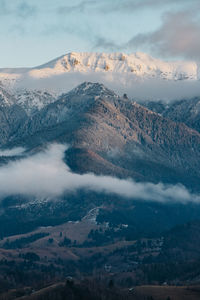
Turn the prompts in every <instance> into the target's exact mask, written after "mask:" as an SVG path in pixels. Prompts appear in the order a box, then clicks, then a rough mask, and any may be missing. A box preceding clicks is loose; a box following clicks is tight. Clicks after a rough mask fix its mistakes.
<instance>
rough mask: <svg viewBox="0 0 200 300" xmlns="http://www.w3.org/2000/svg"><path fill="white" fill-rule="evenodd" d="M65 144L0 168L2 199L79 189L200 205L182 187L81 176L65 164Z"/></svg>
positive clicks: (56, 194)
mask: <svg viewBox="0 0 200 300" xmlns="http://www.w3.org/2000/svg"><path fill="white" fill-rule="evenodd" d="M66 150H67V146H66V145H61V144H53V145H50V146H49V147H48V148H47V149H46V150H45V151H43V152H40V153H38V154H35V155H33V156H30V157H26V158H24V159H20V160H18V161H15V162H10V163H8V164H7V165H5V166H2V167H1V168H0V196H1V197H5V196H11V195H25V196H33V197H51V198H52V197H59V196H61V195H62V194H63V193H64V192H73V191H76V190H78V189H87V190H91V191H97V192H103V193H113V194H116V195H119V196H122V197H127V198H133V199H140V200H146V201H157V202H167V201H174V202H180V203H187V202H195V203H200V196H198V195H191V194H190V193H189V191H188V190H187V189H186V188H185V187H183V186H181V185H174V186H173V185H164V184H162V183H159V184H153V183H136V182H134V181H133V180H120V179H117V178H113V177H109V176H96V175H94V174H84V175H79V174H75V173H73V172H71V171H70V169H69V167H68V166H67V165H66V164H65V163H64V161H63V158H64V152H65V151H66Z"/></svg>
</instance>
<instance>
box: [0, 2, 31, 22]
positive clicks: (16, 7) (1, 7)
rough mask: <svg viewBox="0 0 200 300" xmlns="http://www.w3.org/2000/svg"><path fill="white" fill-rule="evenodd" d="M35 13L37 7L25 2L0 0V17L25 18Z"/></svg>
mask: <svg viewBox="0 0 200 300" xmlns="http://www.w3.org/2000/svg"><path fill="white" fill-rule="evenodd" d="M36 13H37V6H35V5H32V4H29V3H27V1H26V2H25V1H18V0H17V1H15V2H10V3H9V2H8V1H6V0H0V15H1V16H7V15H12V16H13V17H20V18H27V17H30V16H33V15H35V14H36Z"/></svg>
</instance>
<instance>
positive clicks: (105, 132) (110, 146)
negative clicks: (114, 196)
mask: <svg viewBox="0 0 200 300" xmlns="http://www.w3.org/2000/svg"><path fill="white" fill-rule="evenodd" d="M55 141H57V142H62V143H66V144H69V145H70V146H71V147H70V149H69V150H68V151H67V152H66V161H67V163H68V165H69V166H70V167H71V169H72V170H73V171H76V172H79V173H85V172H94V173H96V174H109V175H113V176H118V177H123V178H126V177H132V178H134V179H136V180H142V181H152V182H159V181H162V182H166V183H178V182H180V183H183V184H184V185H186V186H188V187H190V188H194V189H198V183H199V179H200V171H199V157H200V134H199V132H197V131H196V130H194V129H192V128H189V127H187V126H186V125H185V124H183V123H177V122H174V121H172V120H170V119H169V118H165V117H163V116H161V115H160V114H158V113H157V112H152V111H151V110H149V109H147V108H145V107H143V106H141V105H139V104H137V103H135V102H133V101H131V100H129V99H127V97H123V98H122V97H119V96H117V95H116V94H115V93H114V92H112V91H110V90H109V89H107V88H106V87H105V86H103V85H102V84H98V83H83V84H81V85H80V86H78V87H77V88H75V89H74V90H72V91H71V92H69V93H68V94H63V95H61V96H60V97H59V98H58V100H57V101H55V102H53V103H51V104H49V105H47V106H45V107H44V108H43V109H41V110H40V111H38V112H37V113H35V114H34V115H33V116H31V117H29V118H28V117H27V118H26V119H23V122H21V124H20V126H19V127H18V130H17V131H15V132H12V133H11V134H10V136H9V137H8V138H7V140H6V142H7V145H12V146H13V145H23V146H26V147H28V148H30V149H31V148H36V147H37V146H41V145H43V144H44V143H46V142H55ZM3 143H5V140H2V144H3Z"/></svg>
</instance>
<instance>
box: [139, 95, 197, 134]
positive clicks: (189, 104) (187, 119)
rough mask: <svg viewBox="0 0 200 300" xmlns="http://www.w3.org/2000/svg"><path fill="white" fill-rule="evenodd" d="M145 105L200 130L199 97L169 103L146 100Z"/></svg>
mask: <svg viewBox="0 0 200 300" xmlns="http://www.w3.org/2000/svg"><path fill="white" fill-rule="evenodd" d="M144 105H145V106H146V107H147V108H149V109H151V110H153V111H154V112H157V113H160V114H162V116H164V117H166V118H169V119H170V120H173V121H175V122H182V123H185V124H186V125H187V126H189V127H191V128H193V129H195V130H197V131H198V132H200V99H199V98H198V97H196V98H192V99H183V100H180V101H175V102H172V103H169V104H164V103H162V102H152V101H150V102H145V103H144Z"/></svg>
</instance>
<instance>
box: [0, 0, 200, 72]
mask: <svg viewBox="0 0 200 300" xmlns="http://www.w3.org/2000/svg"><path fill="white" fill-rule="evenodd" d="M199 11H200V1H199V0H165V1H163V0H73V1H70V0H57V1H55V0H34V1H33V0H0V37H1V48H0V49H1V50H0V51H1V52H0V53H1V55H0V67H20V66H21V67H23V66H36V65H40V64H42V63H45V62H47V61H49V60H51V59H54V58H56V57H58V56H60V55H63V54H65V53H67V52H70V51H105V52H111V51H123V52H128V53H130V52H134V51H142V52H148V53H149V54H151V55H153V56H157V57H161V58H165V59H177V58H178V59H180V58H183V59H195V60H199V59H200V41H199V37H200V14H199Z"/></svg>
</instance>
